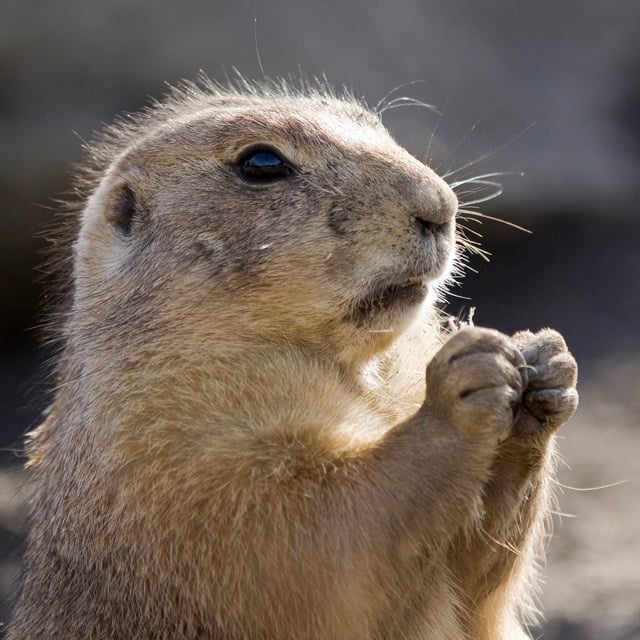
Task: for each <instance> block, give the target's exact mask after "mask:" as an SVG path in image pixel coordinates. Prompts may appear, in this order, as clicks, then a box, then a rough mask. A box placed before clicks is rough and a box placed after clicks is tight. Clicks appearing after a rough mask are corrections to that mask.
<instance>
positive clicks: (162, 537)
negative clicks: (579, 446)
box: [9, 80, 575, 640]
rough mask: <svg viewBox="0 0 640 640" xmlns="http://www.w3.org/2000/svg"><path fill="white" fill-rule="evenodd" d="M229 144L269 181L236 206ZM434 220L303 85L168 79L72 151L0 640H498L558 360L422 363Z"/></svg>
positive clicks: (552, 417)
mask: <svg viewBox="0 0 640 640" xmlns="http://www.w3.org/2000/svg"><path fill="white" fill-rule="evenodd" d="M254 143H269V144H270V145H272V146H274V147H276V148H277V149H278V150H279V151H280V152H281V153H282V154H283V155H284V156H285V157H286V158H287V160H288V161H290V162H291V163H292V165H293V166H294V167H295V169H296V173H295V175H294V176H293V177H292V178H287V179H285V180H281V181H278V182H275V183H270V184H264V185H257V186H256V185H251V184H247V182H246V181H244V180H243V179H242V178H241V177H240V176H239V175H238V173H237V171H236V169H234V167H233V164H234V162H235V161H236V160H237V158H238V154H239V152H240V151H241V150H242V149H244V148H246V147H247V145H250V144H254ZM456 207H457V203H456V199H455V197H454V196H453V193H452V191H451V190H450V189H449V188H448V187H447V186H446V184H445V183H444V182H443V181H442V180H441V179H440V178H438V177H437V176H436V175H435V174H434V173H433V172H432V171H431V170H430V169H429V168H428V167H426V166H425V165H423V164H422V163H420V162H419V161H418V160H416V159H415V158H413V157H412V156H411V155H409V154H408V153H407V152H406V151H404V150H403V149H401V148H400V147H398V146H397V145H396V144H395V142H394V141H393V140H392V138H391V137H390V136H389V134H388V133H387V132H386V130H385V129H384V127H383V126H382V125H381V123H380V121H379V118H378V115H377V114H376V113H374V112H372V111H370V110H368V109H367V108H366V107H365V106H364V105H363V104H361V103H360V102H359V101H357V100H355V99H354V98H353V97H350V96H348V95H340V96H338V95H335V94H333V93H331V92H330V91H329V90H328V89H327V88H326V87H317V88H316V89H309V88H304V89H302V90H299V91H298V90H294V89H292V88H291V87H289V86H288V85H286V84H284V83H274V84H268V85H263V86H258V85H254V84H251V83H247V82H241V83H240V85H239V86H237V87H235V88H223V87H221V86H218V85H214V84H212V83H210V82H208V81H204V80H203V81H201V82H200V83H199V84H190V83H187V84H184V85H182V86H181V87H179V88H177V89H174V90H172V91H171V93H170V95H169V96H168V97H167V98H166V99H165V100H164V101H163V102H161V103H157V104H154V105H153V106H151V107H150V108H149V109H147V110H146V111H145V112H144V113H143V114H142V115H136V116H131V117H129V116H127V117H125V118H123V119H121V120H120V121H119V122H118V123H117V124H116V125H114V126H113V127H110V128H108V129H107V130H106V132H105V133H104V134H102V135H101V136H100V137H99V138H98V139H97V140H96V141H95V143H94V144H92V145H90V146H89V147H88V148H87V159H86V164H85V165H84V167H83V168H82V170H81V172H80V176H79V178H78V183H77V199H76V200H75V202H74V203H73V204H71V205H70V206H69V215H68V217H67V225H70V227H71V229H72V233H71V237H72V244H70V245H68V248H67V250H64V249H63V251H62V252H63V254H64V255H66V256H67V258H66V259H67V260H68V261H69V262H68V264H70V265H71V272H72V273H71V275H70V276H69V282H70V285H69V287H68V291H69V296H68V300H67V303H66V304H64V305H63V306H62V307H61V309H62V312H61V315H60V318H59V322H58V325H59V328H58V334H57V336H58V339H59V340H60V342H61V345H62V348H61V355H60V359H59V364H58V367H57V378H56V389H55V397H54V400H53V403H52V406H51V408H50V410H49V413H48V415H47V417H46V420H45V421H44V423H43V424H42V425H41V426H40V427H39V428H38V429H37V430H36V431H35V432H34V433H33V434H32V438H31V442H30V445H29V447H30V463H29V464H30V467H31V470H32V474H33V482H34V494H33V502H32V527H31V533H30V537H29V543H28V551H27V554H26V575H25V582H24V586H23V588H22V593H21V597H20V600H19V603H18V606H17V609H16V613H15V616H14V621H13V623H12V625H11V627H10V631H9V638H10V639H11V640H18V639H21V640H22V639H26V638H29V639H33V640H38V639H45V638H47V639H50V638H65V639H68V640H76V639H80V638H100V639H101V640H109V639H112V640H115V639H123V640H124V639H149V640H150V639H152V638H153V639H163V638H164V639H167V640H169V639H171V640H186V639H191V640H194V639H196V638H198V639H212V640H213V639H220V640H221V639H223V638H224V639H228V640H240V639H244V638H246V639H276V638H278V639H283V640H284V639H291V640H293V639H298V640H300V639H325V640H326V639H329V638H330V639H334V640H356V639H363V640H364V639H377V640H382V639H391V638H396V639H407V640H411V639H422V640H463V639H465V638H477V639H479V640H489V639H491V640H496V639H502V640H514V639H516V638H519V637H521V636H523V631H522V630H521V626H520V624H521V621H522V619H523V616H525V615H526V613H527V611H528V610H529V607H530V597H529V596H530V594H531V584H530V579H531V568H532V566H533V563H534V561H535V558H536V557H537V556H536V554H538V552H539V542H540V540H541V535H542V528H541V522H542V519H543V517H544V515H545V513H546V510H547V504H548V502H549V498H548V495H547V479H548V477H549V473H550V471H549V464H550V463H549V459H550V456H551V446H550V441H551V438H552V435H551V434H552V432H553V430H554V429H555V428H556V427H557V426H559V424H560V423H561V422H563V421H564V420H565V419H566V418H567V417H568V415H569V414H570V413H571V410H572V409H573V407H574V406H575V397H574V395H572V393H573V394H575V391H573V390H572V389H571V388H570V387H572V385H573V384H574V383H575V364H574V363H573V361H572V360H571V358H570V356H569V355H568V354H567V353H566V347H565V346H564V343H563V342H562V340H561V338H559V336H558V335H557V334H555V333H554V332H551V331H547V332H543V333H542V334H536V335H534V334H528V333H526V334H522V335H520V336H518V337H516V338H515V339H514V340H515V342H514V341H512V340H511V339H509V338H507V337H506V336H502V335H501V334H498V333H497V332H491V331H483V330H479V329H473V328H469V329H464V330H462V331H461V332H459V333H457V334H456V335H454V336H453V337H452V338H451V339H449V340H448V341H447V342H446V344H445V345H444V347H443V348H441V346H442V344H443V343H444V342H445V340H446V339H447V336H444V335H441V333H440V331H439V329H438V325H439V319H438V317H437V315H436V313H435V311H434V307H433V304H434V300H435V299H436V297H437V295H438V292H439V291H441V290H442V287H443V285H444V284H445V283H446V280H447V278H448V277H449V275H450V273H451V270H452V268H453V264H454V260H455V255H454V254H455V249H454V248H455V237H454V224H453V217H454V215H455V212H456ZM417 215H419V216H422V217H423V218H428V220H429V221H430V222H432V223H434V224H436V225H439V227H438V231H437V232H434V233H431V235H430V234H429V233H426V234H425V233H421V232H420V231H419V230H418V227H417V222H416V216H417ZM59 268H60V269H61V270H62V271H63V272H64V271H65V265H64V260H63V263H62V264H61V265H60V267H59ZM416 274H419V275H420V276H422V277H424V278H425V280H428V281H429V283H430V284H429V295H428V296H427V298H426V299H425V301H424V303H423V304H422V305H418V306H416V305H414V306H413V307H411V308H408V307H407V308H405V307H401V306H394V305H391V306H390V307H389V308H382V307H380V306H375V305H373V306H372V307H367V306H366V305H365V306H364V307H363V306H362V299H363V297H366V296H367V295H368V294H370V292H371V291H372V290H373V289H375V288H376V287H379V286H380V285H381V284H388V283H389V282H398V283H402V282H404V281H405V280H407V278H409V277H412V276H415V275H416ZM363 308H364V310H365V313H363ZM521 351H522V352H523V353H524V354H525V355H524V357H523V356H522V354H521ZM436 352H437V355H435V357H434V354H436ZM525 359H526V363H527V364H526V365H525ZM429 362H430V363H431V364H430V365H429V374H428V382H427V385H426V387H425V368H426V365H427V363H429ZM548 362H551V363H552V364H553V365H554V366H549V367H546V369H544V367H543V369H544V370H545V371H546V370H548V371H551V372H552V373H545V374H544V375H546V376H550V378H549V380H548V382H549V384H546V385H540V384H538V385H537V387H536V388H535V389H533V388H529V387H527V384H528V383H527V375H528V374H527V365H528V368H529V370H530V371H532V372H535V371H536V365H537V364H540V363H542V364H547V363H548ZM554 363H555V364H554ZM558 363H559V364H558ZM554 367H555V369H554ZM541 370H542V369H541ZM553 371H556V373H553ZM557 371H560V373H558V372H557ZM540 375H541V376H542V375H543V374H540ZM543 377H544V376H543ZM540 380H541V378H540V377H538V382H540ZM541 387H554V388H555V389H552V390H551V391H549V390H548V389H546V388H544V389H542V391H540V389H541ZM525 391H526V393H525ZM425 392H426V395H427V401H426V402H425V401H424V398H425ZM543 392H544V393H547V395H546V396H544V397H543V396H541V395H540V393H543ZM556 392H557V393H556ZM571 392H572V393H571ZM523 393H524V395H523ZM553 393H556V395H553ZM513 394H516V400H517V402H516V404H517V406H518V407H520V409H519V413H518V419H517V420H516V421H515V424H514V420H513V414H512V413H511V408H512V405H513V403H514V401H513ZM527 394H528V395H527ZM536 394H537V395H536ZM549 394H551V395H549ZM558 394H559V395H558ZM563 394H564V395H563ZM549 398H551V400H552V401H550V400H549ZM545 403H546V404H545ZM514 406H515V405H514Z"/></svg>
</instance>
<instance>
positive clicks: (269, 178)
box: [238, 147, 293, 182]
mask: <svg viewBox="0 0 640 640" xmlns="http://www.w3.org/2000/svg"><path fill="white" fill-rule="evenodd" d="M238 168H239V170H240V175H241V176H242V177H243V178H244V179H245V180H248V181H249V182H274V181H276V180H281V179H282V178H286V177H287V176H290V175H292V174H293V168H292V167H291V165H290V164H289V163H288V162H287V161H286V160H285V159H284V158H283V157H282V156H281V155H280V154H279V153H278V152H277V151H275V150H273V149H269V148H266V147H258V148H253V149H250V150H249V151H246V152H245V153H243V154H242V155H241V156H240V157H239V158H238Z"/></svg>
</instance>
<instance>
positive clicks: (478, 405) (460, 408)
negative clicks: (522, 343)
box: [427, 327, 527, 441]
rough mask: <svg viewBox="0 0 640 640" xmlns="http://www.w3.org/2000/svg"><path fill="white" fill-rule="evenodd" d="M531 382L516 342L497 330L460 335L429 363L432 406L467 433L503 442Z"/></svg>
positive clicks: (470, 330)
mask: <svg viewBox="0 0 640 640" xmlns="http://www.w3.org/2000/svg"><path fill="white" fill-rule="evenodd" d="M526 386H527V366H526V363H525V359H524V357H523V356H522V354H521V353H520V350H519V349H518V348H517V346H516V344H515V343H514V342H513V341H512V340H511V339H510V338H509V337H507V336H505V335H503V334H501V333H499V332H498V331H494V330H492V329H479V328H477V327H470V328H465V329H462V330H461V331H459V332H458V333H456V334H454V335H453V336H452V337H451V338H450V339H449V340H448V341H447V342H446V343H445V345H444V346H443V347H442V348H441V349H440V351H439V352H438V353H437V354H436V355H435V356H434V358H433V360H432V361H431V362H430V364H429V366H428V368H427V405H428V406H431V407H432V408H433V409H434V410H435V411H436V412H438V413H439V414H440V415H442V416H444V417H445V418H446V419H447V420H448V421H449V422H450V423H451V424H452V425H453V426H454V427H456V428H457V430H458V431H460V432H461V433H462V434H463V435H465V436H471V437H488V438H490V439H491V440H494V441H500V440H503V439H504V438H506V437H507V435H508V434H509V431H510V429H511V426H512V425H513V423H514V420H515V417H516V414H517V411H518V408H519V406H520V402H521V399H522V393H523V391H524V389H525V388H526Z"/></svg>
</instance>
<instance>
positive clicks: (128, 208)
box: [106, 182, 144, 237]
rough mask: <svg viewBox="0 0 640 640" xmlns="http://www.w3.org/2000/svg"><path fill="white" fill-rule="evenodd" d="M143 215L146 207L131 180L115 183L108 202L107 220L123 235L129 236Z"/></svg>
mask: <svg viewBox="0 0 640 640" xmlns="http://www.w3.org/2000/svg"><path fill="white" fill-rule="evenodd" d="M143 216H144V208H143V206H142V202H141V198H140V196H139V194H138V192H137V191H136V188H135V186H134V185H132V184H131V183H130V182H120V183H118V184H116V185H114V186H113V188H112V190H111V195H110V197H109V200H108V203H107V209H106V218H107V221H108V222H109V223H110V224H112V225H113V226H114V227H115V228H116V229H117V230H118V231H119V232H120V233H121V234H122V235H123V236H125V237H128V236H130V235H131V232H132V230H133V227H134V225H135V224H136V222H137V221H139V220H141V219H142V217H143Z"/></svg>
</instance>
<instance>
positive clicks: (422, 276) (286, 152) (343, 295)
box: [76, 96, 457, 341]
mask: <svg viewBox="0 0 640 640" xmlns="http://www.w3.org/2000/svg"><path fill="white" fill-rule="evenodd" d="M296 100H297V106H296V108H295V109H292V98H282V97H271V98H267V97H263V98H260V99H258V98H256V97H255V96H254V97H252V98H248V99H242V98H241V97H237V96H236V97H235V98H233V99H229V100H228V101H226V102H225V101H224V100H221V99H219V100H213V99H212V100H211V101H210V103H209V104H206V103H205V104H203V105H201V108H200V109H197V110H195V109H194V111H193V113H191V114H188V115H186V116H183V117H182V118H181V119H179V120H173V121H171V120H169V121H167V122H166V123H165V124H164V125H162V126H160V127H157V128H156V129H151V130H149V131H147V132H146V135H145V136H144V137H143V138H142V139H141V140H138V141H136V142H135V143H134V144H133V145H131V146H130V147H129V148H128V149H127V150H126V152H125V153H124V154H123V155H122V156H121V157H120V158H119V159H117V160H116V161H115V162H114V164H113V165H112V167H111V168H110V170H109V172H108V174H107V176H106V178H105V179H104V180H103V182H102V184H101V185H100V187H99V188H98V190H97V192H96V193H95V194H94V196H93V198H92V199H91V201H90V203H89V205H88V207H87V209H86V211H85V217H84V221H83V227H82V230H81V233H80V237H79V240H78V242H77V244H76V249H77V262H76V274H77V275H76V277H77V294H76V298H77V302H78V304H84V305H87V306H88V307H90V308H91V309H92V311H93V312H96V313H97V315H103V314H101V313H100V312H99V310H98V309H99V306H100V305H106V306H107V307H109V306H111V307H112V308H110V309H108V313H106V314H104V317H105V318H107V317H108V316H109V315H111V317H112V318H113V314H114V313H117V309H118V308H120V309H122V308H127V309H137V308H138V307H142V308H145V313H144V314H143V315H141V316H140V317H139V318H138V321H139V322H142V323H143V324H144V323H145V322H148V321H150V318H153V317H157V316H163V315H165V316H166V315H167V314H168V315H170V316H171V318H172V322H173V323H174V324H175V322H176V321H178V322H179V321H180V318H182V319H183V321H184V322H185V323H188V324H190V325H196V324H200V325H201V326H202V327H204V326H205V325H206V324H207V323H209V325H210V326H211V325H212V324H214V323H216V322H217V321H219V320H220V318H221V316H224V317H225V321H227V322H230V326H227V327H226V330H227V331H233V330H234V329H237V330H238V332H239V333H240V334H242V333H244V334H245V335H246V333H247V331H250V332H251V333H253V334H259V333H262V332H264V333H265V334H270V333H275V334H277V335H279V336H281V337H285V338H287V339H291V340H298V339H301V336H304V335H311V334H318V333H320V334H324V335H326V336H327V339H328V340H330V339H331V336H333V338H335V339H336V340H338V341H339V340H345V339H353V336H354V335H356V334H358V333H364V334H366V336H365V337H366V340H365V341H367V340H369V341H370V339H371V337H372V336H373V334H375V333H386V332H388V333H389V335H390V336H393V335H397V333H398V332H399V331H401V330H402V329H403V328H404V327H405V326H406V324H407V322H408V321H409V320H410V319H411V318H412V317H413V316H414V315H415V313H416V311H417V309H418V308H419V307H420V305H421V304H423V303H424V301H425V299H426V298H427V296H428V294H429V292H430V290H432V289H433V287H434V286H435V285H436V284H437V282H438V281H439V280H441V279H443V278H444V277H446V276H447V275H448V272H449V270H450V268H451V264H452V259H453V252H454V217H455V212H456V209H457V201H456V198H455V196H454V194H453V192H452V191H451V190H450V189H449V187H448V186H447V185H446V184H445V183H444V182H443V181H442V180H441V179H440V178H439V177H438V176H437V175H436V174H435V173H433V171H431V170H430V169H429V168H428V167H426V166H425V165H423V164H422V163H420V162H419V161H417V160H416V159H415V158H413V157H412V156H411V155H410V154H408V153H407V152H406V151H405V150H404V149H402V148H401V147H399V146H398V145H397V144H396V143H395V142H394V141H393V140H392V139H391V137H390V136H389V134H388V133H387V131H386V130H385V129H384V127H383V126H382V125H381V124H380V123H379V121H378V120H377V118H376V117H375V116H374V115H373V114H371V113H369V112H367V111H365V110H364V109H362V108H361V107H359V106H357V105H355V104H353V103H349V102H342V101H337V100H335V99H331V98H327V99H326V104H324V105H323V104H321V103H320V102H319V100H318V99H317V98H316V99H314V100H310V99H308V98H298V99H296ZM100 292H102V293H100ZM96 305H97V306H96ZM154 307H155V308H154ZM130 313H131V312H130ZM233 318H235V319H233ZM211 331H213V329H211ZM336 336H338V337H336Z"/></svg>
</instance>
